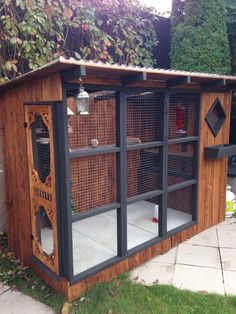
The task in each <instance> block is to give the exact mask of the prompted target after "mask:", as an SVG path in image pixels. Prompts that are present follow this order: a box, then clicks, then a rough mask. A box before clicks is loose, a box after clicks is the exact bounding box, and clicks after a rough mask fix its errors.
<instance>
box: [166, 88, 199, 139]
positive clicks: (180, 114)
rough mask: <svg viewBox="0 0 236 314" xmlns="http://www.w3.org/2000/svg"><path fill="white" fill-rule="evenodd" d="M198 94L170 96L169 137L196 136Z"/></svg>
mask: <svg viewBox="0 0 236 314" xmlns="http://www.w3.org/2000/svg"><path fill="white" fill-rule="evenodd" d="M198 106H199V95H197V94H187V93H183V94H173V95H170V98H169V130H168V137H169V139H174V138H180V137H187V136H196V135H197V124H196V121H197V119H196V115H197V112H198V111H197V110H198Z"/></svg>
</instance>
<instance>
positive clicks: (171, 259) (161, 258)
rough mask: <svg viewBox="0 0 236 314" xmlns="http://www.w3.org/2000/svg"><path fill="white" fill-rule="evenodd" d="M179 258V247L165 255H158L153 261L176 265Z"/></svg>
mask: <svg viewBox="0 0 236 314" xmlns="http://www.w3.org/2000/svg"><path fill="white" fill-rule="evenodd" d="M176 256H177V247H174V248H173V249H171V250H169V251H168V252H167V253H165V254H163V255H158V256H157V257H154V258H153V259H152V261H153V262H159V263H169V264H175V262H176Z"/></svg>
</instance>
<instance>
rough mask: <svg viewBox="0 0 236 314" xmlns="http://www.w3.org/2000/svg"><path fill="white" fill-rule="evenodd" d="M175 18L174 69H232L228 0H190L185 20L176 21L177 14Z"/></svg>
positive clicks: (186, 5)
mask: <svg viewBox="0 0 236 314" xmlns="http://www.w3.org/2000/svg"><path fill="white" fill-rule="evenodd" d="M179 2H180V3H181V2H182V1H179ZM174 14H176V13H175V12H174ZM172 21H173V22H172V44H171V67H172V68H173V69H180V70H187V71H198V72H211V73H219V74H229V73H230V72H231V66H230V49H229V41H228V35H227V26H226V6H225V1H224V0H207V1H205V0H198V1H194V0H188V1H187V2H186V4H185V13H184V15H183V21H178V19H177V21H178V23H176V17H175V16H173V18H172Z"/></svg>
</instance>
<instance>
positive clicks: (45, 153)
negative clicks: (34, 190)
mask: <svg viewBox="0 0 236 314" xmlns="http://www.w3.org/2000/svg"><path fill="white" fill-rule="evenodd" d="M30 127H31V131H32V148H33V163H34V169H35V170H36V171H37V173H38V175H39V179H40V181H41V182H45V180H46V178H47V177H48V176H49V174H50V171H51V165H50V158H51V157H50V138H49V130H48V127H47V126H46V124H45V123H44V122H43V119H42V116H41V115H40V114H38V113H36V114H35V121H34V122H33V123H32V124H31V126H30Z"/></svg>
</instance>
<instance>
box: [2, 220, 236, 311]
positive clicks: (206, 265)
mask: <svg viewBox="0 0 236 314" xmlns="http://www.w3.org/2000/svg"><path fill="white" fill-rule="evenodd" d="M131 278H133V279H134V280H136V281H138V282H141V283H144V284H145V285H151V284H153V283H160V284H169V285H174V286H176V287H178V288H180V289H188V290H192V291H207V292H214V293H219V294H226V295H236V219H228V220H227V221H225V222H223V223H221V224H219V225H217V226H215V227H213V228H211V229H208V230H206V231H204V232H202V233H200V234H198V235H196V236H194V237H193V238H191V239H190V240H188V241H186V242H184V243H183V244H180V245H178V246H177V247H176V248H173V249H172V250H170V251H169V252H168V253H166V254H164V255H161V256H158V257H156V258H154V259H152V260H151V261H149V262H147V263H146V264H144V265H142V266H140V267H138V268H136V269H135V270H133V271H132V272H131ZM0 313H1V314H54V311H53V310H52V309H51V308H49V307H48V306H46V305H44V304H42V303H40V302H38V301H35V300H34V299H32V298H31V297H29V296H26V295H24V294H23V293H21V292H19V291H12V290H11V289H10V287H8V286H4V285H3V284H1V283H0Z"/></svg>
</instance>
